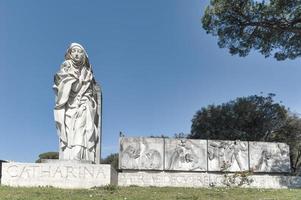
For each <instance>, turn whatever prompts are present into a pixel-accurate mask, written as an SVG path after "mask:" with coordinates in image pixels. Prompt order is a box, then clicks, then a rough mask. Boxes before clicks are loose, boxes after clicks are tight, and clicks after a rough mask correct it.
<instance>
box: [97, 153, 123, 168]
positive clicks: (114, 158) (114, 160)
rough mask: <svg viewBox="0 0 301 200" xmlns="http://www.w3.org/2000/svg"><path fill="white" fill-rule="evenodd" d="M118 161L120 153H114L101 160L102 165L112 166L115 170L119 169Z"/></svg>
mask: <svg viewBox="0 0 301 200" xmlns="http://www.w3.org/2000/svg"><path fill="white" fill-rule="evenodd" d="M118 160H119V154H118V153H112V154H110V155H108V156H107V157H106V158H105V159H103V160H101V163H102V164H111V165H112V167H113V168H114V169H116V170H117V169H118Z"/></svg>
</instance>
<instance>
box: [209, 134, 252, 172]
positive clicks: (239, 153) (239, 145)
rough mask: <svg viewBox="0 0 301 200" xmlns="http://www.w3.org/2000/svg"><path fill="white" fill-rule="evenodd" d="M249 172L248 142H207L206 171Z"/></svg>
mask: <svg viewBox="0 0 301 200" xmlns="http://www.w3.org/2000/svg"><path fill="white" fill-rule="evenodd" d="M223 170H224V171H230V172H234V171H247V170H249V157H248V142H244V141H238V140H236V141H226V140H208V171H223Z"/></svg>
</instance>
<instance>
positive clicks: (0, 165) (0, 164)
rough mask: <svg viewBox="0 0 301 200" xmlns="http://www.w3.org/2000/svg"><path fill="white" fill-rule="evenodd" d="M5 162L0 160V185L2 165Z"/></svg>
mask: <svg viewBox="0 0 301 200" xmlns="http://www.w3.org/2000/svg"><path fill="white" fill-rule="evenodd" d="M4 162H7V161H5V160H0V184H1V177H2V163H4Z"/></svg>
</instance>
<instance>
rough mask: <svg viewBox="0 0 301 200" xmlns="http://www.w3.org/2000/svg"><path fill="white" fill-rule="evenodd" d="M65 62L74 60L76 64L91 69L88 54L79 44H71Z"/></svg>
mask: <svg viewBox="0 0 301 200" xmlns="http://www.w3.org/2000/svg"><path fill="white" fill-rule="evenodd" d="M65 60H72V61H73V62H74V63H76V64H82V65H85V66H87V67H89V59H88V54H87V52H86V50H85V49H84V47H83V46H82V45H81V44H78V43H71V44H70V46H69V48H68V49H67V52H66V54H65Z"/></svg>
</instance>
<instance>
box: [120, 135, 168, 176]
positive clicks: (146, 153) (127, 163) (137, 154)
mask: <svg viewBox="0 0 301 200" xmlns="http://www.w3.org/2000/svg"><path fill="white" fill-rule="evenodd" d="M119 140H120V141H119V144H120V152H119V168H120V169H139V170H163V158H164V157H163V156H164V149H163V148H164V140H163V138H145V137H136V138H134V137H128V138H127V137H121V138H120V139H119Z"/></svg>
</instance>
